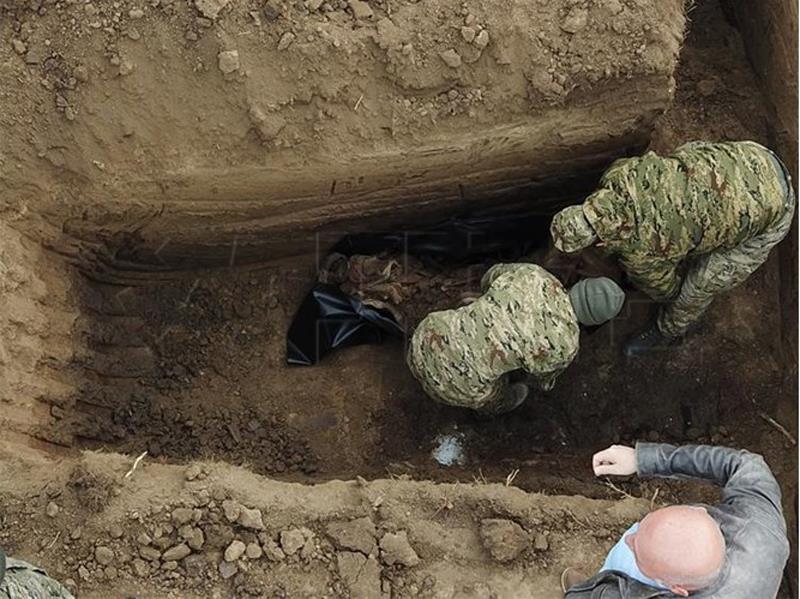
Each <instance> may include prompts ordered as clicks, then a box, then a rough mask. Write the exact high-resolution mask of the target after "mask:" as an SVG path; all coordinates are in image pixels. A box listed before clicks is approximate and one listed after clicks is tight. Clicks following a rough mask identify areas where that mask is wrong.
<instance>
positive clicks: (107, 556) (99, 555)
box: [94, 545, 114, 566]
mask: <svg viewBox="0 0 800 599" xmlns="http://www.w3.org/2000/svg"><path fill="white" fill-rule="evenodd" d="M94 559H95V561H96V562H97V563H98V564H100V565H102V566H107V565H108V564H110V563H111V562H112V561H114V552H113V551H111V549H109V548H108V547H105V546H102V545H101V546H100V547H96V548H95V550H94Z"/></svg>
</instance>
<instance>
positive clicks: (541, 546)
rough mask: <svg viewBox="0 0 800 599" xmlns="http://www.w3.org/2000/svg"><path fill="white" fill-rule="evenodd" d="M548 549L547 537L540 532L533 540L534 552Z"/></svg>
mask: <svg viewBox="0 0 800 599" xmlns="http://www.w3.org/2000/svg"><path fill="white" fill-rule="evenodd" d="M549 547H550V543H549V542H548V540H547V535H546V534H544V533H542V532H540V533H539V534H537V535H536V537H535V538H534V540H533V548H534V549H535V550H536V551H547V549H548V548H549Z"/></svg>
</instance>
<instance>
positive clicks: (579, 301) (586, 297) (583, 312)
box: [569, 277, 625, 326]
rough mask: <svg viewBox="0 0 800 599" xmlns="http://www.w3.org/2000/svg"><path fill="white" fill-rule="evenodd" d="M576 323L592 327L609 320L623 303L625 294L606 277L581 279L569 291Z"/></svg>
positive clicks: (620, 308)
mask: <svg viewBox="0 0 800 599" xmlns="http://www.w3.org/2000/svg"><path fill="white" fill-rule="evenodd" d="M569 299H570V301H571V302H572V309H573V310H575V316H577V317H578V322H580V323H581V324H584V325H589V326H594V325H598V324H603V323H604V322H606V321H608V320H611V319H612V318H614V317H615V316H616V315H617V314H619V311H620V310H622V304H624V303H625V292H624V291H623V290H622V289H620V286H619V285H617V284H616V283H615V282H614V281H612V280H611V279H609V278H607V277H597V278H594V279H581V280H580V281H578V282H577V283H575V284H574V285H573V286H572V288H571V289H570V290H569Z"/></svg>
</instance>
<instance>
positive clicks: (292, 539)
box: [281, 528, 306, 555]
mask: <svg viewBox="0 0 800 599" xmlns="http://www.w3.org/2000/svg"><path fill="white" fill-rule="evenodd" d="M305 544H306V538H305V536H303V532H302V531H301V530H300V529H299V528H291V529H289V530H284V531H281V547H282V548H283V551H284V553H286V555H294V554H295V553H297V552H298V551H299V550H300V548H301V547H302V546H303V545H305Z"/></svg>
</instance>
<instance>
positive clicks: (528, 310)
mask: <svg viewBox="0 0 800 599" xmlns="http://www.w3.org/2000/svg"><path fill="white" fill-rule="evenodd" d="M481 288H482V290H483V295H482V296H481V297H480V298H479V299H477V300H476V301H475V302H473V303H472V304H470V305H469V306H465V307H462V308H458V309H456V310H444V311H441V312H433V313H431V314H429V315H428V316H427V317H426V318H425V319H424V320H423V321H422V322H421V323H420V324H419V326H418V327H417V329H416V331H415V332H414V335H413V336H412V339H411V344H410V347H409V351H408V365H409V367H410V368H411V372H412V373H413V374H414V376H415V377H416V378H417V380H418V381H419V382H420V383H421V385H422V387H423V389H424V390H425V392H426V393H427V394H428V395H429V396H430V397H432V398H433V399H435V400H437V401H440V402H442V403H446V404H449V405H453V406H461V407H466V408H472V409H476V410H480V411H484V412H502V411H506V410H508V409H511V408H513V407H515V406H514V405H507V402H508V397H507V396H506V394H505V391H506V388H507V385H508V378H509V373H511V372H513V371H516V370H520V369H521V370H523V371H525V372H527V373H528V374H529V375H531V376H532V377H533V378H534V379H535V380H536V381H537V382H538V383H539V385H540V386H541V387H542V388H543V389H544V390H548V389H550V388H552V386H553V384H554V382H555V379H556V377H557V376H558V375H559V374H560V373H561V372H562V371H563V370H564V369H565V368H566V367H567V366H568V365H569V364H570V362H572V360H573V358H574V357H575V355H576V354H577V352H578V336H579V329H578V321H577V319H576V316H575V312H574V311H573V309H572V304H571V303H570V299H569V296H568V295H567V292H566V291H565V290H564V288H563V287H562V286H561V284H560V283H559V282H558V280H557V279H556V278H555V277H554V276H553V275H551V274H550V273H548V272H547V271H546V270H544V269H543V268H541V267H539V266H536V265H535V264H498V265H496V266H493V267H492V268H490V269H489V271H488V272H487V273H486V274H485V275H484V277H483V280H482V281H481Z"/></svg>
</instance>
